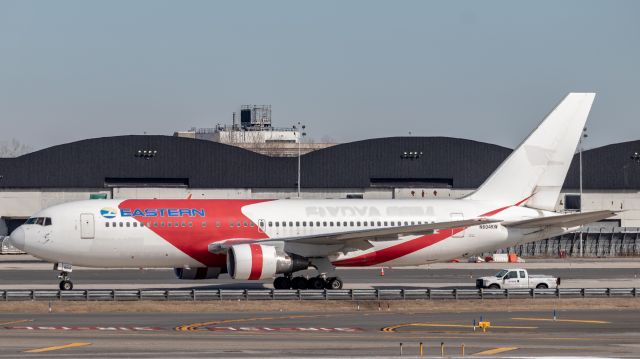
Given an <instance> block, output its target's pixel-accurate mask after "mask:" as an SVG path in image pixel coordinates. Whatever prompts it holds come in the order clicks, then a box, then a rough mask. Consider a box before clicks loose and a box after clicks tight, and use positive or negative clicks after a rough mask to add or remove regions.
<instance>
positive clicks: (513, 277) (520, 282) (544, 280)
mask: <svg viewBox="0 0 640 359" xmlns="http://www.w3.org/2000/svg"><path fill="white" fill-rule="evenodd" d="M558 285H560V278H555V277H552V276H547V275H529V272H528V271H527V270H526V269H522V268H511V269H502V270H500V271H499V272H498V273H496V274H495V275H493V276H488V277H480V278H478V279H476V288H478V289H480V288H489V289H514V288H537V289H546V288H556V287H557V286H558Z"/></svg>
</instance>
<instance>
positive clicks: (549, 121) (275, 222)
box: [10, 93, 617, 290]
mask: <svg viewBox="0 0 640 359" xmlns="http://www.w3.org/2000/svg"><path fill="white" fill-rule="evenodd" d="M594 98H595V93H570V94H568V95H567V96H566V97H565V98H564V100H563V101H562V102H561V103H560V104H559V105H558V106H557V107H556V108H555V109H554V110H553V111H552V112H551V113H550V114H549V115H548V116H547V117H546V118H545V119H544V120H543V121H542V122H541V123H540V125H539V126H538V127H537V128H536V129H535V130H534V131H533V132H532V133H531V134H530V135H529V136H528V137H527V138H526V139H525V140H524V141H523V142H522V143H521V144H520V145H519V146H518V147H517V148H516V149H515V150H514V151H513V152H512V153H511V154H510V155H509V156H508V157H507V159H506V160H505V161H504V162H503V163H502V164H501V165H500V166H499V167H498V168H497V169H496V170H495V171H494V172H493V173H492V174H491V175H490V176H489V177H488V178H487V179H486V181H485V182H484V183H483V184H482V185H481V186H480V187H479V188H478V189H477V190H475V191H473V192H472V193H470V194H469V195H467V196H465V197H463V198H460V199H406V200H405V199H402V200H401V199H389V200H386V199H376V200H366V199H364V200H363V199H360V200H357V201H355V200H351V199H325V200H315V199H314V200H310V199H282V200H281V199H277V200H263V199H238V200H228V199H190V198H187V199H125V200H115V199H112V200H87V201H78V202H69V203H64V204H59V205H55V206H52V207H49V208H46V209H44V210H42V211H40V212H38V213H36V214H35V215H34V216H33V217H31V218H29V219H28V220H27V221H26V222H25V223H24V224H23V225H21V226H20V227H18V228H17V229H16V230H15V231H14V232H13V233H12V234H11V236H10V241H11V243H12V244H13V245H14V246H15V247H17V248H19V249H21V250H23V251H25V252H28V253H30V254H32V255H33V256H35V257H37V258H40V259H43V260H45V261H48V262H52V263H54V268H53V269H54V270H57V271H59V272H60V275H59V276H58V277H59V279H61V281H60V289H61V290H71V289H72V288H73V283H72V282H71V280H70V273H71V272H72V270H73V266H74V265H75V266H85V267H111V268H159V267H163V268H174V271H175V274H176V275H177V277H178V278H180V279H208V278H218V276H219V275H220V274H221V273H228V274H229V275H230V276H231V277H232V278H234V279H238V280H262V279H267V278H274V277H275V279H274V281H273V286H274V288H275V289H288V288H293V289H306V288H313V289H322V288H325V289H341V288H342V287H343V281H342V279H341V278H339V277H337V276H336V275H335V272H336V267H353V266H358V267H366V266H382V267H384V266H387V267H401V266H416V265H423V264H428V263H434V262H443V261H448V260H451V259H454V258H460V257H465V256H468V255H472V254H477V253H482V252H488V251H493V250H496V249H500V248H506V247H510V246H515V245H519V244H522V243H526V242H532V241H538V240H541V239H546V238H550V237H553V236H558V235H562V234H565V233H569V232H572V231H575V230H577V229H578V228H579V227H580V226H581V225H584V224H587V223H591V222H594V221H598V220H602V219H605V218H609V217H611V216H614V215H615V214H616V213H617V212H614V211H595V212H586V213H571V214H563V213H556V212H554V210H555V206H556V203H557V201H558V197H559V195H560V190H561V188H562V185H563V183H564V180H565V177H566V174H567V171H568V169H569V165H570V164H571V160H572V158H573V156H574V154H575V151H576V147H577V145H578V141H579V138H580V136H581V135H582V130H583V128H584V126H585V122H586V120H587V117H588V114H589V111H590V109H591V106H592V104H593V100H594ZM309 268H311V269H314V270H316V271H317V273H318V274H317V276H313V277H310V278H306V277H303V276H300V275H298V276H294V274H295V273H296V272H299V271H302V270H307V269H309Z"/></svg>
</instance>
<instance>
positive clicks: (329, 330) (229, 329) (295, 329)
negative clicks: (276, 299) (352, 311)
mask: <svg viewBox="0 0 640 359" xmlns="http://www.w3.org/2000/svg"><path fill="white" fill-rule="evenodd" d="M207 330H209V331H212V332H304V333H309V332H311V333H314V332H315V333H356V332H362V331H363V330H362V329H361V328H346V327H341V328H326V327H208V328H207Z"/></svg>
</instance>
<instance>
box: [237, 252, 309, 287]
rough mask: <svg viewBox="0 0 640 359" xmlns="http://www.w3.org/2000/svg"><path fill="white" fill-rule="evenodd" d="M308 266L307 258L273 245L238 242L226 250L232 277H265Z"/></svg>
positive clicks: (252, 278) (254, 278) (255, 278)
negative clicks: (280, 249) (283, 250)
mask: <svg viewBox="0 0 640 359" xmlns="http://www.w3.org/2000/svg"><path fill="white" fill-rule="evenodd" d="M308 267H309V260H308V259H307V258H304V257H301V256H298V255H295V254H289V253H284V252H279V251H278V250H277V249H276V248H275V247H273V246H267V245H262V244H256V243H251V244H238V245H235V246H231V248H229V250H228V251H227V271H228V272H229V275H230V276H231V277H232V278H233V279H251V280H257V279H265V278H271V277H273V276H274V275H276V274H279V273H293V272H296V271H299V270H304V269H307V268H308Z"/></svg>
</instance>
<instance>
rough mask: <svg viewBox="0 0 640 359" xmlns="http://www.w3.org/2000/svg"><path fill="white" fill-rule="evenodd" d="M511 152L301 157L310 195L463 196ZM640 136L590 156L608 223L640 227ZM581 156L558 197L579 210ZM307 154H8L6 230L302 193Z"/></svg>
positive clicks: (433, 145) (2, 191)
mask: <svg viewBox="0 0 640 359" xmlns="http://www.w3.org/2000/svg"><path fill="white" fill-rule="evenodd" d="M510 152H511V149H509V148H505V147H501V146H497V145H493V144H489V143H483V142H477V141H471V140H465V139H458V138H448V137H392V138H377V139H369V140H364V141H356V142H351V143H344V144H339V145H335V146H332V147H328V148H324V149H320V150H316V151H313V152H309V153H307V154H304V155H302V156H301V161H300V163H301V167H300V171H301V181H300V186H301V197H303V198H352V199H354V200H357V199H360V198H385V199H392V198H415V199H416V200H420V199H422V198H459V197H462V196H464V195H465V194H468V193H469V192H471V191H473V190H474V189H475V188H477V187H478V186H479V185H480V184H482V182H483V181H484V180H485V179H486V178H487V177H488V176H489V174H491V172H492V171H493V170H494V169H495V168H496V167H497V166H498V165H499V164H500V163H501V162H502V161H503V160H504V159H505V158H506V157H507V156H508V155H509V154H510ZM638 152H640V141H631V142H623V143H617V144H612V145H608V146H603V147H599V148H594V149H590V150H586V151H584V152H583V155H582V157H583V198H582V209H583V210H585V211H590V210H600V209H611V210H622V211H623V212H621V213H620V214H619V215H618V216H617V217H615V218H613V219H611V220H609V221H608V222H606V223H597V224H595V226H601V227H640V156H639V155H638ZM578 159H579V156H578V155H577V154H576V156H575V158H574V161H573V163H572V165H571V168H570V170H569V173H568V176H567V179H566V181H565V184H564V188H563V193H562V195H561V196H560V198H559V200H558V203H557V210H558V211H565V210H567V211H571V210H579V209H580V206H581V203H580V202H581V201H580V197H579V193H580V192H579V187H580V176H579V167H580V166H579V160H578ZM297 178H298V159H297V158H296V157H274V156H266V155H262V154H259V153H256V152H253V151H250V150H247V149H243V148H241V147H238V146H233V145H229V144H223V143H219V142H214V141H208V140H198V139H192V138H184V137H178V136H146V135H145V136H116V137H104V138H94V139H87V140H83V141H78V142H72V143H67V144H63V145H58V146H53V147H50V148H47V149H43V150H40V151H36V152H33V153H29V154H25V155H22V156H20V157H16V158H1V159H0V217H1V220H0V236H1V235H6V234H7V233H8V232H10V231H11V230H12V228H15V227H16V226H18V225H19V224H21V223H22V222H23V221H24V220H25V219H26V218H28V217H29V216H30V215H32V214H33V213H35V212H37V211H39V210H41V209H43V208H46V207H48V206H52V205H55V204H58V203H62V202H67V201H74V200H83V199H89V198H115V199H119V198H186V197H187V196H189V195H191V196H192V198H194V199H195V198H296V197H297V196H298V193H297V185H298V184H297Z"/></svg>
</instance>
